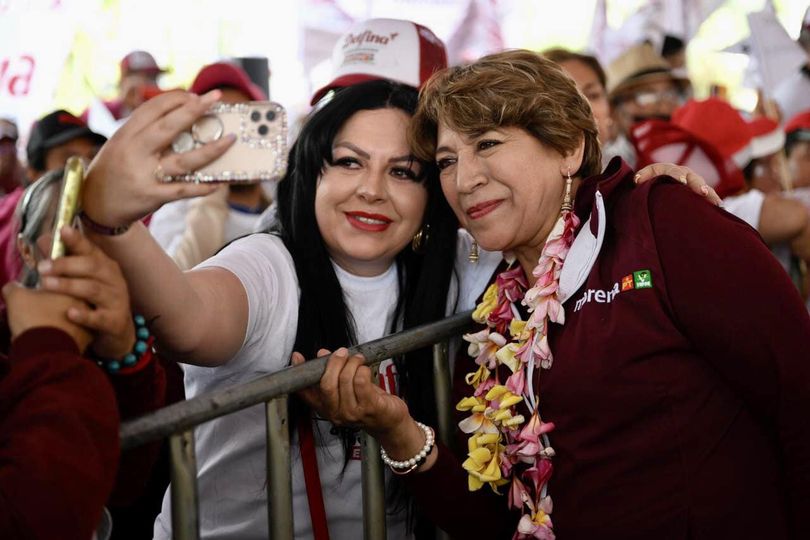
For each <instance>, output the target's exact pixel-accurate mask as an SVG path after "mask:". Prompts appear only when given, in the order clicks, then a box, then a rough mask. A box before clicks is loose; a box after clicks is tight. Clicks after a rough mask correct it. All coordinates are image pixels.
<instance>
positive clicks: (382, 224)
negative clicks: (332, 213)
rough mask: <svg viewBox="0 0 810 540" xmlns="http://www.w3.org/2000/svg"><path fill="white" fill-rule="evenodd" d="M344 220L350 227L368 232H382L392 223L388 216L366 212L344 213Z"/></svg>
mask: <svg viewBox="0 0 810 540" xmlns="http://www.w3.org/2000/svg"><path fill="white" fill-rule="evenodd" d="M346 219H347V220H348V222H349V224H350V225H351V226H352V227H355V228H357V229H360V230H361V231H368V232H382V231H384V230H386V229H387V228H388V227H389V226H390V225H391V223H392V222H393V220H392V219H391V218H389V217H388V216H384V215H382V214H370V213H368V212H346Z"/></svg>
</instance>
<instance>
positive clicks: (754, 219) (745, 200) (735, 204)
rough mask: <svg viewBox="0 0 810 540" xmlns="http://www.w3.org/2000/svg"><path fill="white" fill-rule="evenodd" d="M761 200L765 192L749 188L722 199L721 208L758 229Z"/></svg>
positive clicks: (763, 200) (763, 198) (762, 200)
mask: <svg viewBox="0 0 810 540" xmlns="http://www.w3.org/2000/svg"><path fill="white" fill-rule="evenodd" d="M763 202H765V194H764V193H762V192H761V191H760V190H758V189H751V190H748V191H746V192H745V193H743V194H742V195H732V196H730V197H726V198H725V199H723V208H725V209H726V211H727V212H729V213H731V214H734V215H735V216H737V217H738V218H740V219H741V220H743V221H744V222H746V223H748V224H749V225H751V226H752V227H753V228H755V229H756V230H759V216H760V214H762V203H763Z"/></svg>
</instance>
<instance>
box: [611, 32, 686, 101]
mask: <svg viewBox="0 0 810 540" xmlns="http://www.w3.org/2000/svg"><path fill="white" fill-rule="evenodd" d="M606 71H607V91H608V98H609V99H611V100H613V99H614V98H615V97H616V96H618V95H619V94H621V93H623V92H625V91H627V90H629V89H631V88H633V87H635V86H638V85H640V84H644V83H649V82H656V81H661V80H664V81H673V82H674V83H676V84H677V85H678V86H680V87H681V88H682V89H683V88H686V87H688V86H689V79H687V78H686V77H684V76H682V75H678V74H676V73H673V71H672V68H671V67H670V66H669V64H668V63H667V61H666V60H664V59H663V58H662V57H661V56H660V55H659V54H658V53H656V52H655V50H654V49H653V47H652V45H650V44H649V43H639V44H638V45H635V46H633V47H631V48H630V49H628V50H627V51H625V52H624V54H622V55H621V56H619V57H618V58H616V60H614V61H613V62H611V64H610V65H609V66H608V67H607V70H606Z"/></svg>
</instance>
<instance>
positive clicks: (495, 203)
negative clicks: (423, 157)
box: [467, 199, 503, 219]
mask: <svg viewBox="0 0 810 540" xmlns="http://www.w3.org/2000/svg"><path fill="white" fill-rule="evenodd" d="M502 202H503V199H492V200H489V201H484V202H481V203H478V204H476V205H475V206H471V207H469V208H468V209H467V215H468V216H469V217H470V219H481V218H482V217H484V216H485V215H487V214H489V213H490V212H492V211H493V210H495V209H496V208H498V207H499V206H500V205H501V203H502Z"/></svg>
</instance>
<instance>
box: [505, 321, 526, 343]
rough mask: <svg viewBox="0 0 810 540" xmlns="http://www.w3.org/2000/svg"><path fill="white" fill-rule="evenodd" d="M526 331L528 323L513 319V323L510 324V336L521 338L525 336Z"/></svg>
mask: <svg viewBox="0 0 810 540" xmlns="http://www.w3.org/2000/svg"><path fill="white" fill-rule="evenodd" d="M525 329H526V321H519V320H517V319H512V322H510V323H509V335H510V336H512V337H513V338H516V339H518V338H520V336H521V335H522V334H523V331H524V330H525Z"/></svg>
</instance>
